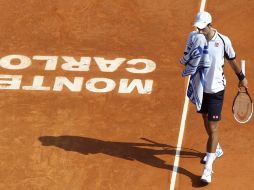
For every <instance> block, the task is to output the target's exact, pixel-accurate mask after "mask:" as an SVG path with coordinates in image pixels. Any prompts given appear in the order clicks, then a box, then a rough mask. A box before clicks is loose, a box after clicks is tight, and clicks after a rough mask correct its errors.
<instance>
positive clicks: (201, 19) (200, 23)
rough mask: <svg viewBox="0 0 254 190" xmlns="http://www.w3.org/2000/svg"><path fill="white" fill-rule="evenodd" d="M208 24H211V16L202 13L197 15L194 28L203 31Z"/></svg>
mask: <svg viewBox="0 0 254 190" xmlns="http://www.w3.org/2000/svg"><path fill="white" fill-rule="evenodd" d="M210 23H212V16H211V15H210V13H208V12H205V11H203V12H199V13H198V14H197V16H196V20H195V23H194V26H195V27H197V28H200V29H204V28H205V27H206V26H207V25H208V24H210Z"/></svg>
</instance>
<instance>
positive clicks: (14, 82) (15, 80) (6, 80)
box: [0, 75, 22, 90]
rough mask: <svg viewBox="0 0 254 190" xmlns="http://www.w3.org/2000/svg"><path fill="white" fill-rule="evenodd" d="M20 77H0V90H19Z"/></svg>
mask: <svg viewBox="0 0 254 190" xmlns="http://www.w3.org/2000/svg"><path fill="white" fill-rule="evenodd" d="M21 79H22V75H0V89H9V90H17V89H20V84H21Z"/></svg>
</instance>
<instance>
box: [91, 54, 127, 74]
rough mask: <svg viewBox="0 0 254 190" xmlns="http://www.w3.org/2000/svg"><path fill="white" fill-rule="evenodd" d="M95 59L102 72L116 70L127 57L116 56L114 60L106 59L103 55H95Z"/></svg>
mask: <svg viewBox="0 0 254 190" xmlns="http://www.w3.org/2000/svg"><path fill="white" fill-rule="evenodd" d="M94 60H95V61H96V63H97V65H98V67H99V68H100V70H101V71H102V72H114V71H116V70H117V69H118V67H119V66H120V65H121V64H122V63H123V62H124V61H125V60H126V59H125V58H116V59H114V60H106V59H104V58H103V57H94Z"/></svg>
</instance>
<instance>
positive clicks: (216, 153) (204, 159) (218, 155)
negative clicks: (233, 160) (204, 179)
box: [202, 145, 224, 164]
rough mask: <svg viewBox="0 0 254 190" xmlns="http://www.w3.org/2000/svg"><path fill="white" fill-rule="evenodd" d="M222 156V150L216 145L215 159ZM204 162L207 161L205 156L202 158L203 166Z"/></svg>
mask: <svg viewBox="0 0 254 190" xmlns="http://www.w3.org/2000/svg"><path fill="white" fill-rule="evenodd" d="M223 154H224V153H223V150H222V148H221V147H220V145H218V146H217V148H216V152H215V155H216V157H215V159H216V158H219V157H221V156H222V155H223ZM206 161H207V156H205V157H204V158H203V160H202V162H203V163H204V164H205V163H206Z"/></svg>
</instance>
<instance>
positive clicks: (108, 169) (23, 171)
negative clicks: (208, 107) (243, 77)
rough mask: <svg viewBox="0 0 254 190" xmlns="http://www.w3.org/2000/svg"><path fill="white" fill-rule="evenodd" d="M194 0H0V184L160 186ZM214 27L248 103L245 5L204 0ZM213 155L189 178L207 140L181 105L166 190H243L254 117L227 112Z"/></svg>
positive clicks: (249, 170) (64, 189)
mask: <svg viewBox="0 0 254 190" xmlns="http://www.w3.org/2000/svg"><path fill="white" fill-rule="evenodd" d="M200 2H201V1H200V0H198V1H194V0H178V1H172V0H160V1H152V0H132V1H128V0H118V1H111V0H103V1H101V0H87V1H82V0H76V1H67V0H51V1H49V0H44V1H36V0H23V1H14V0H9V1H1V2H0V10H1V17H0V28H1V32H0V34H1V35H0V39H1V45H0V48H1V53H0V58H1V59H0V70H1V73H0V89H1V93H0V96H1V102H0V108H1V109H0V115H1V119H0V124H1V128H0V155H1V156H0V167H1V172H0V189H8V190H28V189H29V190H44V189H48V190H60V189H61V190H144V189H145V190H169V189H170V185H171V183H172V181H171V176H172V171H173V166H174V160H175V153H176V146H177V142H178V135H179V129H180V123H181V118H182V112H183V106H184V100H185V91H186V85H187V79H185V78H182V77H181V72H182V69H183V68H182V66H181V65H180V64H179V59H180V57H181V56H182V53H183V49H184V47H185V42H186V39H187V36H188V33H189V32H190V31H192V30H194V28H193V26H192V24H193V21H194V18H195V15H196V13H197V12H198V11H199V9H200ZM205 10H207V11H209V12H210V13H211V14H212V16H213V20H214V21H213V26H214V27H215V28H216V29H218V31H219V32H221V33H223V34H225V35H227V36H229V37H230V39H231V41H232V43H233V46H234V49H235V50H236V53H237V60H238V62H239V61H240V59H245V60H246V70H247V71H246V74H247V78H248V82H249V92H250V94H251V95H252V96H253V97H254V74H253V70H254V66H253V61H254V58H253V53H252V49H253V48H252V46H253V38H252V35H253V33H254V23H253V17H254V13H253V10H254V3H253V2H252V1H247V0H243V1H241V2H240V1H237V0H231V1H227V2H226V1H219V0H213V1H211V0H207V1H206V6H205ZM225 76H226V78H227V89H226V95H225V102H224V107H223V115H222V118H223V119H222V121H221V123H220V127H219V128H220V137H221V139H220V143H221V145H222V148H223V151H224V156H223V157H222V158H220V159H218V160H216V162H215V164H214V171H215V174H214V175H213V182H212V184H210V185H208V186H205V187H201V185H200V183H199V178H200V175H201V174H202V170H203V165H202V164H200V159H201V158H202V157H203V155H204V152H205V143H206V138H207V137H206V133H205V130H204V128H203V124H202V120H201V117H200V116H199V115H198V114H196V113H195V107H194V106H193V105H191V104H190V105H189V109H188V115H187V120H186V124H185V133H184V137H183V144H182V147H181V150H182V152H181V156H180V163H179V167H178V172H177V176H176V183H175V189H176V190H188V189H196V188H202V189H207V190H210V189H212V190H239V189H243V190H251V189H254V185H253V173H254V165H253V164H252V163H253V161H254V149H253V146H254V138H253V134H254V128H253V119H252V120H251V121H250V122H249V123H247V124H245V125H240V124H238V123H237V122H236V121H235V120H234V119H233V116H232V113H231V106H232V101H233V98H234V96H235V94H236V92H237V77H236V76H235V74H234V73H233V71H232V70H231V69H230V68H229V65H228V64H226V63H225Z"/></svg>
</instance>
